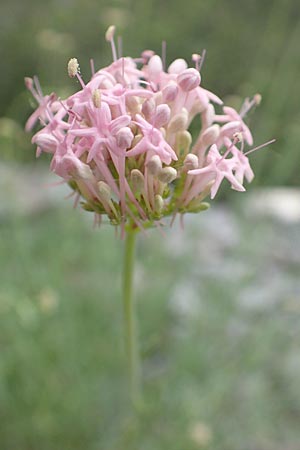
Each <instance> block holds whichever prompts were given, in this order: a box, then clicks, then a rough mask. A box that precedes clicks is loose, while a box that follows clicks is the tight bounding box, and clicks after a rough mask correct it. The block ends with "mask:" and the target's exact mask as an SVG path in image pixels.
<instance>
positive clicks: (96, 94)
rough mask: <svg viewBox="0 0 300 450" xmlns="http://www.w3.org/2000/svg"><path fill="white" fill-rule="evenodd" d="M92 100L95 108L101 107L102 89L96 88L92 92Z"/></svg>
mask: <svg viewBox="0 0 300 450" xmlns="http://www.w3.org/2000/svg"><path fill="white" fill-rule="evenodd" d="M92 100H93V104H94V106H95V108H100V107H101V91H100V89H95V90H94V91H93V94H92Z"/></svg>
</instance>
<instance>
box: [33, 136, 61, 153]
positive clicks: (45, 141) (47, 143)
mask: <svg viewBox="0 0 300 450" xmlns="http://www.w3.org/2000/svg"><path fill="white" fill-rule="evenodd" d="M31 142H32V143H33V144H36V145H37V147H40V149H41V150H42V151H43V152H48V153H53V152H54V151H55V149H56V147H57V140H56V139H55V137H54V136H52V134H50V133H39V134H36V135H35V136H34V137H33V138H32V140H31Z"/></svg>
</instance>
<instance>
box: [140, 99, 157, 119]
mask: <svg viewBox="0 0 300 450" xmlns="http://www.w3.org/2000/svg"><path fill="white" fill-rule="evenodd" d="M155 106H156V105H155V101H154V99H153V98H148V100H145V101H144V103H143V105H142V113H143V114H144V116H145V118H146V119H147V120H151V117H152V115H153V114H154V111H155Z"/></svg>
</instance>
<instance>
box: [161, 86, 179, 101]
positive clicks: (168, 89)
mask: <svg viewBox="0 0 300 450" xmlns="http://www.w3.org/2000/svg"><path fill="white" fill-rule="evenodd" d="M177 94H178V86H177V84H176V83H175V82H171V83H169V84H167V85H166V86H165V87H164V88H163V90H162V96H163V101H164V102H166V103H171V102H173V101H174V100H175V98H176V97H177Z"/></svg>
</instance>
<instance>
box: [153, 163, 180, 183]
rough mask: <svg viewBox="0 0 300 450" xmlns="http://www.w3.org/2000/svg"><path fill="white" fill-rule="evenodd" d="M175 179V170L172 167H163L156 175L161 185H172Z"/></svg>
mask: <svg viewBox="0 0 300 450" xmlns="http://www.w3.org/2000/svg"><path fill="white" fill-rule="evenodd" d="M175 178H177V170H176V169H174V167H164V168H163V169H161V170H160V171H159V173H158V179H159V181H161V182H162V183H166V184H169V183H172V181H174V180H175Z"/></svg>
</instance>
